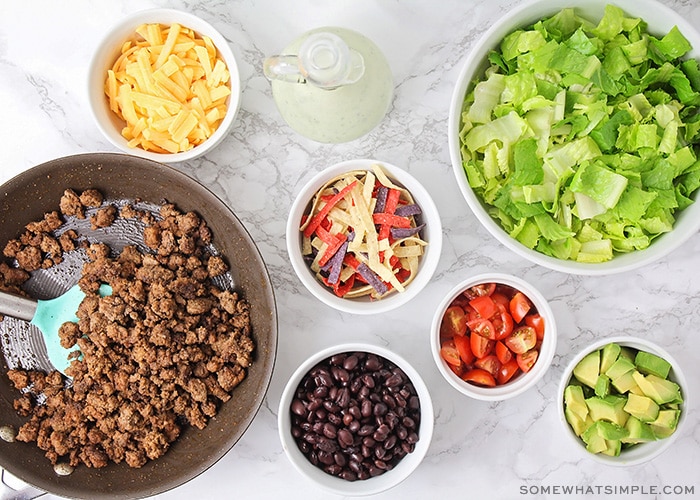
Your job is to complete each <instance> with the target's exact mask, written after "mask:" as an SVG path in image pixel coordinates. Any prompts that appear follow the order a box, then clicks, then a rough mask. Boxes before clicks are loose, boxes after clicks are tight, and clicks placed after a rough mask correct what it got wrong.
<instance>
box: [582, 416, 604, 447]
mask: <svg viewBox="0 0 700 500" xmlns="http://www.w3.org/2000/svg"><path fill="white" fill-rule="evenodd" d="M581 439H583V442H584V443H586V449H587V450H588V451H590V452H591V453H601V452H603V451H604V450H606V449H607V448H608V443H607V442H606V441H605V438H604V437H603V436H601V435H600V433H599V432H598V423H597V422H596V423H594V424H593V425H591V426H590V427H589V428H588V429H586V431H585V432H584V433H583V434H582V435H581Z"/></svg>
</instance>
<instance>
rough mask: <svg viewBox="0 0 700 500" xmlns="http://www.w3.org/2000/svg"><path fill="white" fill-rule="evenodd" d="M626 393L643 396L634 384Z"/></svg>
mask: <svg viewBox="0 0 700 500" xmlns="http://www.w3.org/2000/svg"><path fill="white" fill-rule="evenodd" d="M627 392H628V393H631V394H637V395H639V396H644V393H643V392H642V390H641V389H640V388H639V386H638V385H637V383H636V382H635V383H634V385H633V386H632V387H630V388H629V390H628V391H627Z"/></svg>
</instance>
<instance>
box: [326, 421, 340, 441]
mask: <svg viewBox="0 0 700 500" xmlns="http://www.w3.org/2000/svg"><path fill="white" fill-rule="evenodd" d="M337 434H338V429H337V428H336V427H335V425H333V424H331V423H330V422H328V423H326V424H325V425H324V426H323V435H324V436H326V437H327V438H328V439H335V437H336V435H337Z"/></svg>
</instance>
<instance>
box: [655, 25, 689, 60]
mask: <svg viewBox="0 0 700 500" xmlns="http://www.w3.org/2000/svg"><path fill="white" fill-rule="evenodd" d="M649 39H650V40H651V43H652V44H653V45H654V47H656V48H657V49H658V50H659V52H661V53H662V54H663V55H664V56H666V58H667V59H668V60H669V61H670V60H672V59H677V58H679V57H681V56H683V55H684V54H685V53H686V52H688V51H689V50H690V49H692V48H693V47H692V46H691V45H690V42H689V41H688V39H687V38H686V37H684V36H683V34H682V33H681V31H680V30H679V29H678V26H674V27H673V28H671V31H669V32H668V33H667V34H666V35H665V36H664V37H663V38H662V39H661V40H659V39H657V38H654V37H653V36H650V37H649Z"/></svg>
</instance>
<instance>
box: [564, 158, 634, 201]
mask: <svg viewBox="0 0 700 500" xmlns="http://www.w3.org/2000/svg"><path fill="white" fill-rule="evenodd" d="M569 187H570V189H571V191H573V192H574V193H577V192H578V193H583V194H585V195H586V196H589V197H590V198H592V199H594V200H595V201H596V202H598V203H600V204H601V205H603V206H604V207H606V208H613V207H614V206H615V205H616V204H617V202H618V200H619V199H620V196H622V192H623V191H624V190H625V188H626V187H627V178H626V177H624V176H622V175H620V174H617V173H615V172H613V171H612V170H610V169H609V168H607V166H605V164H603V163H602V162H590V161H587V162H583V163H582V164H581V165H580V166H579V168H578V170H577V171H576V174H574V177H573V179H572V180H571V185H570V186H569Z"/></svg>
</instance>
